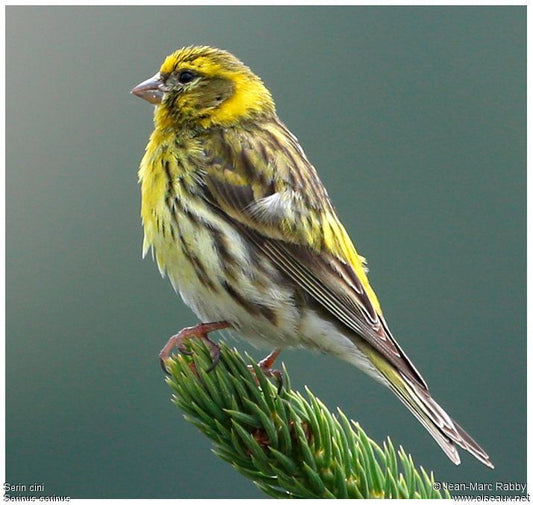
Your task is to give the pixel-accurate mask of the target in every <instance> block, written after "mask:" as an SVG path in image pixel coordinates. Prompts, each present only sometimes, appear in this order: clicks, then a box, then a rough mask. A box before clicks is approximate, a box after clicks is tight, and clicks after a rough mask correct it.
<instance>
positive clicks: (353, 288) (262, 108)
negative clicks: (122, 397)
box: [132, 47, 493, 468]
mask: <svg viewBox="0 0 533 505" xmlns="http://www.w3.org/2000/svg"><path fill="white" fill-rule="evenodd" d="M132 93H134V94H135V95H137V96H139V97H141V98H144V99H145V100H147V101H149V102H150V103H152V104H155V117H154V123H155V129H154V132H153V133H152V135H151V137H150V141H149V143H148V145H147V147H146V153H145V155H144V157H143V159H142V162H141V166H140V170H139V180H140V184H141V194H142V208H141V216H142V222H143V226H144V244H143V255H145V254H146V253H147V252H148V251H149V250H150V249H152V251H153V253H154V254H155V258H156V261H157V265H158V266H159V270H160V271H161V273H162V274H165V273H166V275H168V277H169V279H170V282H171V283H172V285H173V286H174V288H175V290H176V291H178V292H179V293H180V295H181V297H182V298H183V300H184V302H185V303H186V304H187V305H188V306H189V307H191V309H192V310H193V311H194V312H195V314H196V315H197V316H198V318H199V319H200V320H201V321H202V323H201V324H199V325H198V326H195V327H193V328H186V329H184V330H182V331H181V332H180V333H179V334H178V335H175V336H174V337H172V338H171V339H170V340H169V342H168V343H167V345H166V346H165V347H164V348H163V350H162V352H161V359H162V361H164V360H166V359H167V358H168V356H169V354H170V352H171V350H172V349H173V347H175V346H177V347H178V348H179V349H180V350H182V351H185V349H184V348H183V345H182V344H183V341H184V339H186V338H190V337H192V336H196V337H200V338H203V339H205V340H206V342H208V343H209V345H210V347H211V349H212V355H213V358H214V360H215V363H216V356H217V346H216V344H214V343H213V342H211V341H210V340H209V339H208V337H207V334H208V333H209V332H210V331H213V330H215V329H222V328H230V329H231V330H232V331H233V332H234V333H235V334H237V335H239V336H240V337H242V338H244V339H246V340H249V341H252V342H253V343H255V344H261V345H263V346H265V345H267V346H271V348H274V351H273V352H272V353H271V354H270V355H269V356H268V357H267V358H265V360H263V361H262V362H261V365H262V366H263V367H264V368H265V369H269V368H270V367H271V365H272V364H273V362H274V360H275V358H276V357H277V355H278V353H279V350H280V349H282V348H286V347H307V348H312V349H318V350H320V351H322V352H326V353H329V354H332V355H333V356H336V357H337V358H340V359H342V360H345V361H348V362H349V363H352V364H354V365H356V366H357V367H359V368H361V369H362V370H363V371H364V372H366V373H368V374H369V375H370V376H372V377H373V378H374V379H376V380H377V381H378V382H380V383H382V384H384V385H385V386H387V387H388V388H389V389H390V390H391V391H392V392H393V393H394V394H395V395H396V396H397V397H398V398H399V399H400V400H401V401H402V402H403V403H404V405H405V406H406V407H407V408H408V409H409V410H410V411H411V412H412V413H413V414H414V416H415V417H416V418H417V419H418V420H419V421H420V422H421V423H422V425H423V426H424V427H425V428H426V429H427V430H428V431H429V433H430V434H431V435H432V436H433V438H434V439H435V440H436V441H437V443H438V444H439V445H440V447H441V448H442V449H443V451H444V452H445V453H446V455H447V456H448V457H449V458H450V459H451V460H452V461H453V462H454V463H456V464H459V463H460V459H459V454H458V452H457V449H456V446H459V447H461V448H463V449H465V450H466V451H468V452H470V453H471V454H472V455H473V456H474V457H476V458H477V459H478V460H480V461H481V462H482V463H483V464H485V465H487V466H489V467H491V468H493V465H492V463H491V461H490V460H489V457H488V455H487V453H486V452H485V451H484V450H483V449H482V448H481V447H480V445H479V444H477V443H476V442H475V441H474V440H473V439H472V437H470V435H468V434H467V433H466V432H465V431H464V430H463V429H462V428H461V426H459V425H458V424H457V423H456V422H455V421H454V420H453V419H451V418H450V417H449V416H448V414H447V413H446V412H445V411H444V410H443V409H442V408H441V407H440V406H439V405H438V404H437V402H436V401H435V400H433V398H432V397H431V395H430V393H429V390H428V387H427V385H426V383H425V381H424V379H423V378H422V376H421V375H420V373H419V372H418V371H417V370H416V368H415V367H414V365H413V364H412V363H411V361H410V360H409V358H408V357H407V355H406V354H405V353H404V351H403V350H402V349H401V348H400V346H399V345H398V343H397V342H396V340H395V339H394V337H393V336H392V333H391V332H390V331H389V329H388V327H387V324H386V322H385V318H384V317H383V313H382V311H381V308H380V305H379V301H378V299H377V297H376V295H375V293H374V291H373V290H372V288H371V286H370V283H369V281H368V278H367V275H366V267H365V260H364V258H362V257H361V256H359V254H358V253H357V251H356V249H355V247H354V245H353V243H352V241H351V240H350V237H349V236H348V234H347V232H346V230H345V229H344V227H343V225H342V224H341V222H340V220H339V218H338V217H337V214H336V213H335V209H334V208H333V205H332V204H331V201H330V199H329V197H328V194H327V192H326V189H325V188H324V186H323V184H322V182H321V181H320V178H319V177H318V174H317V172H316V170H315V168H314V167H313V165H311V163H310V162H309V161H308V159H307V157H306V155H305V153H304V152H303V150H302V148H301V147H300V144H299V143H298V140H297V139H296V137H295V136H294V135H293V134H292V133H291V132H290V131H289V130H288V129H287V127H286V126H285V125H284V124H283V123H282V122H281V121H280V120H279V118H278V116H277V114H276V109H275V105H274V101H273V99H272V96H271V94H270V92H269V91H268V89H267V88H266V87H265V85H264V84H263V82H262V81H261V79H260V78H259V77H257V76H256V75H255V74H254V73H253V72H252V71H251V70H250V69H249V68H248V67H247V66H245V65H244V64H243V63H242V62H241V61H239V60H238V59H237V58H236V57H235V56H233V55H232V54H230V53H228V52H226V51H222V50H219V49H214V48H210V47H186V48H183V49H180V50H178V51H176V52H175V53H173V54H171V55H170V56H168V57H167V58H166V59H165V61H164V62H163V64H162V66H161V68H160V70H159V72H157V73H156V74H155V75H154V76H153V77H152V78H150V79H148V80H146V81H144V82H142V83H141V84H139V85H138V86H136V87H135V88H134V89H133V90H132Z"/></svg>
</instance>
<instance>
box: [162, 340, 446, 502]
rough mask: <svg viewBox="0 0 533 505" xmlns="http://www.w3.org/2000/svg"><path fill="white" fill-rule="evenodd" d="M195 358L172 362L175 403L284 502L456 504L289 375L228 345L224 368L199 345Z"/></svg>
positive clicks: (222, 453) (407, 460) (223, 453)
mask: <svg viewBox="0 0 533 505" xmlns="http://www.w3.org/2000/svg"><path fill="white" fill-rule="evenodd" d="M190 348H191V350H192V351H193V354H192V355H191V356H186V355H175V356H173V358H172V359H171V360H170V361H169V362H168V363H167V368H168V369H169V373H170V375H169V376H168V378H167V382H168V384H169V385H170V387H171V388H172V390H173V391H174V395H173V399H172V400H173V402H174V403H175V404H176V405H177V406H178V407H180V408H181V409H182V410H184V411H185V418H186V419H187V420H189V421H190V422H192V423H193V424H194V425H195V426H197V427H198V428H199V429H200V431H202V432H203V433H204V434H205V435H207V436H208V437H209V438H210V439H211V440H212V441H213V443H214V452H215V453H216V454H217V455H218V456H219V457H221V458H222V459H223V460H225V461H227V462H228V463H230V464H231V465H232V466H233V467H234V468H236V469H237V470H238V471H239V472H240V473H241V474H243V475H244V476H246V477H248V478H250V479H252V481H253V482H254V483H255V485H256V486H257V487H258V488H259V489H261V490H262V491H264V492H265V493H267V494H268V495H270V496H272V497H276V498H450V495H449V493H448V492H447V491H442V493H441V492H439V491H437V490H435V489H433V483H434V478H433V474H432V473H430V474H428V473H427V472H426V471H425V470H424V469H423V468H422V467H420V468H419V469H417V468H416V467H415V464H414V463H413V460H412V458H411V456H410V455H407V454H406V453H405V451H404V450H403V448H401V447H400V450H399V451H397V450H396V449H395V448H394V446H393V444H392V442H391V440H390V439H387V441H386V442H384V443H383V445H382V446H379V445H378V444H377V443H376V442H374V441H373V440H371V439H370V438H368V437H367V436H366V434H365V433H364V431H363V429H362V428H361V427H360V426H359V424H358V423H355V422H353V421H352V422H350V421H348V419H347V418H346V416H345V415H344V414H343V413H342V411H341V410H338V411H337V414H332V413H331V412H330V411H329V410H328V409H327V408H326V407H325V405H324V404H323V403H322V402H321V401H320V400H319V399H318V398H316V397H315V396H314V395H313V394H312V393H311V391H309V390H308V389H307V388H306V396H305V397H304V396H303V395H302V394H300V393H299V392H296V391H293V390H292V389H291V386H290V381H289V376H288V374H287V371H286V370H284V371H283V374H284V375H283V378H284V384H283V388H282V389H281V391H280V392H278V385H277V384H275V381H274V380H272V382H271V380H269V379H267V377H265V374H264V373H263V371H262V370H261V369H260V368H259V367H258V366H257V365H256V364H255V363H254V362H253V360H252V359H251V358H250V357H249V356H247V359H248V361H249V363H250V364H251V365H252V367H253V372H252V371H251V370H250V369H249V368H248V366H247V363H246V362H245V361H244V360H243V358H242V357H241V356H240V355H239V353H238V352H237V351H236V350H232V349H229V348H228V347H227V346H226V345H224V344H221V358H220V362H219V364H218V365H217V366H216V367H215V368H214V370H212V371H211V372H210V373H206V372H205V370H207V369H208V368H209V366H210V364H211V357H210V356H209V352H208V350H207V348H206V347H205V346H204V344H203V343H201V342H198V341H191V343H190Z"/></svg>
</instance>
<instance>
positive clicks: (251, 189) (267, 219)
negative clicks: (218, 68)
mask: <svg viewBox="0 0 533 505" xmlns="http://www.w3.org/2000/svg"><path fill="white" fill-rule="evenodd" d="M213 138H214V139H215V141H214V142H215V145H211V146H209V147H208V148H207V149H206V151H205V156H206V158H207V159H206V160H204V162H205V166H206V173H205V174H203V178H202V179H203V182H204V184H205V195H204V196H205V198H206V200H207V201H208V202H209V203H211V204H212V205H213V206H214V207H215V208H217V209H218V210H219V211H220V212H221V213H222V214H223V215H225V216H226V218H228V219H231V220H232V222H233V225H234V226H237V227H239V228H240V229H241V231H242V233H243V234H244V235H245V236H247V237H248V239H249V240H250V241H251V242H252V243H254V244H255V245H256V247H257V249H258V250H259V251H260V252H261V253H262V254H264V255H266V256H267V257H268V258H269V259H270V260H271V261H272V262H274V263H275V264H276V266H277V267H278V268H279V269H280V270H281V271H283V272H284V273H285V274H286V275H287V276H288V277H289V278H291V279H292V280H293V281H294V282H295V283H296V284H297V285H298V286H300V287H301V288H302V289H303V290H304V291H305V292H307V293H308V294H309V295H310V296H311V297H312V298H314V299H315V300H316V301H317V302H318V303H319V304H321V305H322V306H323V307H324V308H325V309H326V310H327V311H329V312H330V313H331V315H332V316H333V317H335V318H336V319H337V320H338V321H339V322H340V323H342V324H343V325H344V326H345V327H347V328H349V329H350V330H351V331H353V332H354V333H355V334H356V335H358V336H359V337H360V338H363V339H364V340H365V341H366V342H368V343H369V344H370V345H371V346H372V347H373V348H374V349H375V350H376V351H377V352H378V353H380V354H381V355H382V356H383V357H384V358H386V359H387V360H388V361H389V362H390V363H391V364H393V365H394V366H395V367H396V368H397V369H398V370H400V371H401V372H402V373H404V374H405V375H407V376H408V377H409V378H410V379H411V380H413V381H415V382H416V383H417V384H419V385H420V386H421V387H422V388H425V389H427V386H426V384H425V382H424V380H423V378H422V376H421V375H420V374H419V373H418V371H417V370H416V368H415V367H414V366H413V364H412V363H411V362H410V361H409V359H408V358H407V356H406V354H405V353H404V352H403V351H402V349H401V348H400V346H399V345H398V344H397V343H396V341H395V340H394V337H393V336H392V334H391V332H390V331H389V329H388V328H387V325H386V322H385V319H384V318H383V315H382V313H381V309H380V307H379V302H378V301H377V297H376V296H375V294H374V292H373V291H372V288H371V287H370V284H369V282H368V279H367V277H366V273H365V268H364V264H363V261H362V260H361V257H360V256H359V255H358V254H357V253H356V251H355V247H354V246H353V244H352V242H351V240H350V239H349V237H348V235H347V233H346V231H345V230H344V228H343V226H342V225H341V224H340V221H339V220H338V218H337V216H336V214H335V211H334V209H333V206H332V205H331V203H330V201H329V198H328V196H327V193H326V190H325V189H324V187H323V185H322V183H321V181H320V179H319V178H318V175H317V173H316V171H315V169H314V168H313V166H312V165H311V164H310V163H309V161H308V160H307V158H306V157H305V155H304V153H303V151H301V149H295V148H294V145H295V144H296V145H297V142H296V140H295V138H294V137H293V136H292V135H291V134H290V132H288V130H286V129H285V127H283V125H281V124H280V123H277V122H276V124H273V125H265V127H264V129H262V130H260V131H259V132H254V134H253V135H252V134H249V135H244V134H243V133H242V132H238V133H237V132H232V131H231V130H229V129H225V130H224V131H223V132H221V134H220V136H219V137H216V136H214V137H212V139H213ZM217 138H218V141H219V142H223V143H224V146H223V147H222V146H217V145H216V139H217ZM212 142H213V140H212ZM258 144H260V145H261V146H260V147H259V145H258ZM215 152H216V153H218V155H217V156H216V157H215V156H213V155H212V153H215ZM287 152H288V153H289V154H288V155H286V154H285V153H287ZM220 153H224V155H223V156H220ZM291 172H294V173H297V174H298V177H295V176H294V175H291ZM302 184H303V186H302ZM304 188H305V191H303V189H304Z"/></svg>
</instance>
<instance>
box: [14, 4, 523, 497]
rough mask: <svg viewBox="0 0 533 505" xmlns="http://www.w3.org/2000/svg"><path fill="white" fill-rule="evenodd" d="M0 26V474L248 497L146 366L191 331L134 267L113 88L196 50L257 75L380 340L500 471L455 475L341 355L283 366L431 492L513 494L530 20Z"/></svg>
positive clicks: (25, 13)
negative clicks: (3, 126)
mask: <svg viewBox="0 0 533 505" xmlns="http://www.w3.org/2000/svg"><path fill="white" fill-rule="evenodd" d="M6 32H7V33H6V57H7V83H6V95H7V101H6V104H7V105H6V113H7V130H6V131H7V133H6V137H7V140H6V146H7V170H6V179H7V182H6V196H7V242H6V244H7V251H6V273H7V276H6V284H7V285H6V291H7V297H6V298H7V339H6V340H7V342H6V350H7V360H6V362H7V379H6V386H7V392H6V472H7V475H6V478H7V481H8V482H10V483H26V484H31V483H33V482H37V483H44V485H45V494H49V495H50V494H56V495H70V496H71V497H78V498H89V497H101V498H103V497H106V498H138V497H154V498H170V497H178V498H253V497H261V496H263V495H262V494H261V493H260V492H259V491H258V490H256V489H255V487H254V486H253V485H252V484H251V483H250V482H249V481H248V480H246V479H245V478H244V477H241V476H240V475H238V474H237V473H236V472H234V470H233V469H232V468H231V467H230V466H229V465H226V464H225V463H223V462H222V461H220V460H218V459H217V458H216V457H215V456H214V455H213V454H212V453H211V452H210V443H209V442H208V441H207V440H206V439H204V437H203V436H201V435H200V434H199V433H197V431H196V429H195V428H194V427H193V426H192V425H190V424H189V423H187V422H186V421H185V420H184V419H183V418H182V416H181V413H180V412H179V411H178V410H177V409H176V408H175V407H174V406H173V405H172V404H171V403H170V390H169V388H168V387H167V386H166V385H165V383H164V380H163V376H162V373H161V370H160V368H159V364H158V359H157V356H158V352H159V350H160V348H161V347H162V346H163V344H164V343H165V342H166V340H167V338H168V337H169V336H170V335H171V334H173V333H175V332H176V331H177V330H178V329H180V328H181V327H183V326H186V325H190V324H193V323H195V321H196V319H195V317H194V315H193V314H192V312H191V311H190V310H189V309H187V308H186V307H185V306H184V305H183V303H182V302H181V301H180V300H179V298H178V297H177V296H176V295H175V294H174V293H173V292H172V289H171V287H170V285H169V283H168V282H167V281H166V280H162V279H161V278H160V276H159V274H158V272H157V268H156V266H155V265H154V264H153V263H152V261H151V260H150V259H147V260H144V261H143V260H142V259H141V241H142V231H141V226H140V220H139V189H138V187H137V167H138V164H139V160H140V158H141V156H142V154H143V150H144V147H145V145H146V142H147V139H148V135H149V134H150V132H151V130H152V107H151V106H150V105H149V104H147V103H146V102H144V101H141V100H139V99H138V98H135V97H133V96H132V95H130V94H129V91H130V89H131V88H132V87H133V86H134V85H135V84H137V83H138V82H140V81H142V80H144V79H146V78H148V77H150V76H151V75H153V74H154V73H155V72H156V71H157V70H158V67H159V65H160V63H161V61H162V60H163V58H164V57H165V56H166V55H167V54H168V53H170V52H172V51H174V50H175V49H177V48H179V47H181V46H184V45H190V44H209V45H214V46H217V47H221V48H224V49H227V50H229V51H231V52H233V53H235V54H236V55H237V56H238V57H239V58H241V59H242V60H243V61H244V62H245V63H247V64H248V65H249V66H250V67H251V68H252V69H253V70H255V71H256V72H257V73H258V74H259V75H260V76H261V77H262V78H263V79H264V81H265V83H266V84H267V86H268V87H269V88H270V90H271V91H272V93H273V95H274V97H275V99H276V102H277V107H278V113H279V115H280V117H281V118H282V120H283V121H284V122H285V123H286V124H287V125H288V126H289V128H290V129H291V130H292V131H293V132H294V133H295V134H296V135H297V136H298V138H299V140H300V142H301V144H302V146H303V147H304V149H305V150H306V152H307V154H308V156H309V158H310V159H311V161H312V162H313V163H314V164H315V166H316V167H317V169H318V170H319V173H320V174H321V177H322V179H323V180H324V183H325V184H326V187H327V188H328V191H329V194H330V196H331V197H332V199H333V201H334V203H335V205H336V207H337V210H338V212H339V214H340V216H341V218H342V220H343V222H344V224H345V226H346V228H347V229H348V230H349V232H350V234H351V236H352V237H353V239H354V241H355V243H356V245H357V247H358V249H359V252H360V253H361V254H363V255H365V256H366V257H367V258H368V260H369V265H370V269H371V270H370V279H371V282H372V284H373V286H374V288H375V290H376V291H377V293H378V294H379V296H380V299H381V302H382V306H383V308H384V311H385V315H386V316H387V319H388V321H389V325H390V327H391V329H392V331H393V332H394V333H395V335H396V336H397V337H398V339H399V341H400V343H401V345H402V346H403V348H404V349H405V350H406V351H407V352H408V354H409V355H410V357H411V358H412V360H413V361H414V363H415V364H416V365H417V367H418V368H419V370H420V371H421V372H422V373H423V374H424V376H425V378H426V380H427V381H428V383H429V384H430V386H431V390H432V393H433V395H434V396H435V398H437V399H438V401H439V402H440V403H441V404H442V405H443V406H444V407H445V408H446V409H447V410H448V412H449V413H450V414H451V415H452V416H453V417H455V418H456V419H458V420H459V421H460V422H461V424H463V426H464V427H465V428H466V429H467V430H468V431H470V432H471V433H472V435H473V436H474V437H475V438H476V439H477V440H479V442H481V443H482V445H483V446H484V447H485V448H486V449H487V451H488V452H489V454H490V455H491V458H492V460H493V462H494V463H495V465H496V469H495V470H494V471H490V470H489V469H487V468H485V467H483V466H482V465H481V464H480V463H478V462H477V461H475V460H474V459H473V458H471V457H470V456H469V455H467V454H465V453H462V454H461V456H462V459H463V464H462V465H461V466H459V467H455V466H454V465H453V464H451V463H450V462H449V461H448V459H447V458H446V457H445V455H444V454H443V453H442V452H441V450H440V449H439V448H438V446H437V445H436V444H435V443H434V442H433V440H432V439H431V438H430V436H429V435H428V434H427V433H426V432H425V430H424V429H423V428H422V427H421V426H420V425H419V424H418V422H417V421H416V420H414V418H412V417H411V415H410V414H409V413H408V412H407V410H406V409H405V408H404V407H403V406H402V405H401V404H400V402H399V401H397V400H396V399H395V398H394V397H393V395H392V394H391V393H389V392H388V391H386V390H385V389H384V388H382V387H381V386H379V385H378V384H376V383H374V382H372V381H371V380H370V379H368V378H367V377H366V376H365V375H363V374H362V373H361V372H359V371H358V370H357V369H355V368H352V367H351V366H349V365H348V364H345V363H342V362H339V361H336V360H334V359H332V358H329V357H327V356H321V355H316V354H313V353H310V352H308V351H305V350H294V351H287V352H284V353H283V354H282V360H283V361H284V362H285V364H286V365H287V367H288V369H289V371H290V374H291V379H292V382H293V384H294V386H295V387H297V388H302V387H303V386H304V385H308V386H309V387H310V388H311V389H312V390H313V391H314V392H315V393H316V394H317V395H318V396H319V397H320V398H321V399H322V400H323V401H324V402H325V403H326V404H327V405H328V406H329V407H331V408H335V407H336V406H340V407H341V408H342V409H343V410H344V411H345V412H346V413H347V414H348V415H349V416H351V417H352V418H354V419H356V420H358V421H359V422H360V423H361V424H362V426H363V427H364V428H365V429H366V431H367V433H368V434H369V435H370V436H372V437H373V438H375V439H376V440H378V441H380V440H383V439H384V438H385V437H386V436H387V435H390V436H391V437H392V439H393V441H394V442H395V443H396V444H398V445H399V444H402V445H403V446H404V447H405V448H406V449H407V451H409V452H411V453H412V454H413V456H414V458H415V461H416V463H417V464H421V465H423V466H424V467H425V468H426V469H428V470H434V471H435V474H436V477H437V479H438V480H442V481H449V482H468V481H475V482H496V481H503V482H508V481H517V482H525V481H526V352H525V351H526V325H525V323H526V306H525V302H526V276H525V273H526V247H525V236H526V216H525V206H526V185H525V182H526V165H525V161H526V158H525V156H526V136H525V132H526V8H525V7H385V8H379V7H208V6H204V7H179V6H176V7H12V6H10V7H7V15H6ZM230 343H232V344H234V345H237V346H238V347H239V349H242V350H250V349H251V348H250V347H248V346H247V345H246V344H245V343H242V342H236V341H234V342H230ZM251 351H252V353H253V354H254V356H257V358H258V359H259V358H260V357H262V356H263V355H264V352H263V351H260V350H254V349H251Z"/></svg>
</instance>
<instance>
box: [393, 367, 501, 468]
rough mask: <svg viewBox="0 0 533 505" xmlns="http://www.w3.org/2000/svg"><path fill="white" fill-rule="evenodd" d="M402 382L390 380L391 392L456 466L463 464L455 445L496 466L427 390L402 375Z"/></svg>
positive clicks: (486, 463)
mask: <svg viewBox="0 0 533 505" xmlns="http://www.w3.org/2000/svg"><path fill="white" fill-rule="evenodd" d="M397 378H398V379H399V380H391V378H390V377H387V381H388V384H389V387H390V389H391V390H392V391H393V392H394V393H395V394H396V395H397V396H398V398H399V399H400V400H401V401H402V402H403V404H404V405H405V406H406V407H407V408H408V409H409V410H410V411H411V413H412V414H413V415H414V416H415V417H416V418H417V419H418V420H419V421H420V423H421V424H422V425H423V426H424V428H426V430H428V432H429V433H430V434H431V436H432V437H433V438H434V439H435V440H436V441H437V443H438V444H439V445H440V447H441V448H442V450H443V451H444V452H445V453H446V455H447V456H448V457H449V458H450V459H451V460H452V461H453V462H454V463H455V464H456V465H458V464H459V463H461V459H460V458H459V454H458V453H457V449H456V447H455V445H454V444H457V445H458V446H459V447H461V448H463V449H464V450H466V451H468V452H469V453H470V454H472V456H474V457H475V458H477V459H478V460H479V461H481V462H482V463H483V464H484V465H487V466H488V467H489V468H494V465H493V464H492V462H491V461H490V459H489V456H488V454H487V453H486V452H485V451H484V450H483V448H482V447H481V446H480V445H479V444H478V443H477V442H476V441H475V440H474V439H473V438H472V437H471V436H470V435H469V434H468V433H467V432H466V431H465V430H464V429H463V428H462V427H461V426H460V425H459V424H457V423H456V422H455V421H454V420H453V419H452V418H451V417H450V416H448V414H447V413H446V412H445V411H444V409H443V408H442V407H441V406H440V405H439V404H438V403H437V402H436V401H435V400H434V399H433V398H432V397H431V395H430V394H429V391H428V390H427V389H424V388H422V387H421V386H420V385H418V384H415V383H413V382H412V381H410V380H409V379H408V378H407V377H405V376H404V375H403V374H402V373H401V372H400V373H398V375H397Z"/></svg>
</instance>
